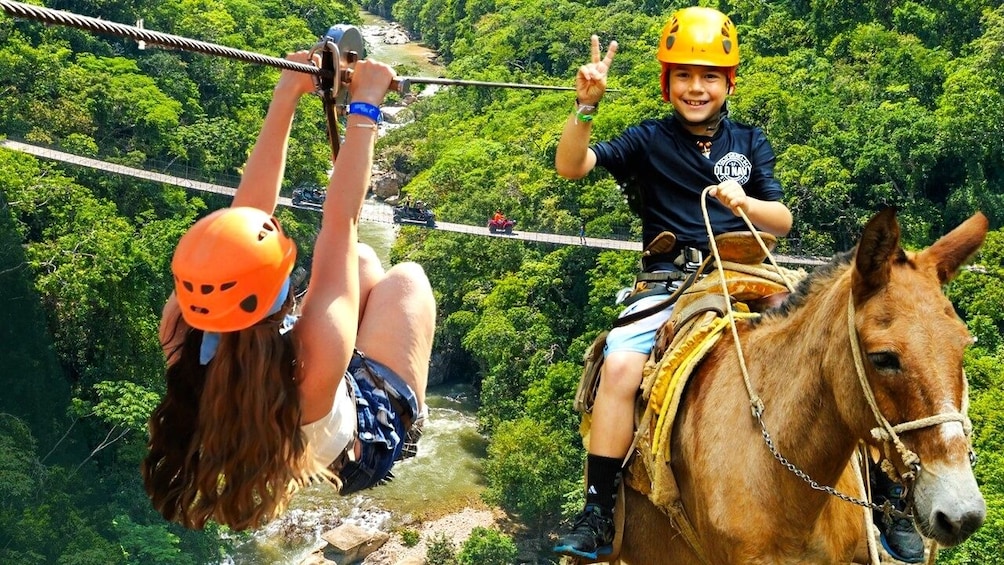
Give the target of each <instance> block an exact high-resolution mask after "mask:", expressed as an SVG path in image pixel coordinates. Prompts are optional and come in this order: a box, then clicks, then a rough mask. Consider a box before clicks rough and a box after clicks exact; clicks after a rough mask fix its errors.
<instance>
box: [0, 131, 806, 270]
mask: <svg viewBox="0 0 1004 565" xmlns="http://www.w3.org/2000/svg"><path fill="white" fill-rule="evenodd" d="M0 147H3V148H5V149H9V150H11V151H18V152H21V153H28V154H30V155H34V156H35V157H39V158H42V159H48V160H53V161H60V162H62V163H66V164H69V165H75V166H80V167H88V168H91V169H98V170H102V171H105V172H109V173H114V174H119V175H126V176H130V177H134V178H138V179H143V180H147V181H152V182H159V183H164V184H170V185H174V186H180V187H182V188H186V189H191V190H200V191H203V192H212V193H215V194H223V195H228V196H233V194H234V193H235V192H236V191H237V189H236V188H235V187H232V186H222V185H218V184H212V183H208V182H202V181H197V180H192V179H189V178H184V177H177V176H171V175H167V174H164V173H158V172H154V171H147V170H144V169H137V168H135V167H127V166H125V165H120V164H117V163H109V162H107V161H101V160H99V159H92V158H90V157H82V156H80V155H74V154H72V153H66V152H64V151H59V150H56V149H51V148H48V147H41V146H38V145H32V144H29V143H23V142H20V141H13V140H9V139H6V140H2V141H0ZM279 205H280V206H289V207H292V208H299V209H305V210H313V211H317V212H320V208H319V207H313V206H303V205H301V206H295V205H294V204H293V202H292V200H290V199H289V198H287V197H285V196H280V197H279ZM360 219H361V220H363V221H368V222H379V223H387V224H393V223H394V217H393V210H392V208H391V207H390V206H388V205H386V204H382V203H378V202H373V201H367V202H366V203H365V204H364V205H363V210H362V214H361V216H360ZM422 229H428V228H422ZM435 229H437V230H441V231H449V232H456V233H466V234H471V235H477V236H484V237H500V238H508V239H517V240H521V241H532V242H540V243H552V244H557V245H580V246H585V247H596V248H601V249H620V250H625V251H639V252H640V251H641V243H640V242H637V241H624V240H619V239H603V238H597V237H585V238H584V240H585V242H584V243H583V239H582V238H580V237H579V236H578V235H561V234H553V233H543V232H530V231H514V232H513V233H512V234H511V235H509V234H501V233H499V234H491V233H489V232H488V228H487V224H481V225H469V224H457V223H451V222H442V221H437V222H436V227H435ZM774 259H775V260H776V261H777V262H778V263H782V264H787V265H800V266H810V267H811V266H817V265H822V264H823V263H825V261H823V260H821V259H817V258H814V257H793V256H787V255H774Z"/></svg>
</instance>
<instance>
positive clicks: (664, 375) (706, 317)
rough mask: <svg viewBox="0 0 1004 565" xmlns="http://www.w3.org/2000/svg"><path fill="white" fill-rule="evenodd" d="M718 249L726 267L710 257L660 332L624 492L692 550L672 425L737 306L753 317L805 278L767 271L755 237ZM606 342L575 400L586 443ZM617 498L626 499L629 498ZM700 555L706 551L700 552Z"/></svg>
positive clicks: (726, 241) (770, 241) (740, 236)
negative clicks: (661, 516) (673, 463)
mask: <svg viewBox="0 0 1004 565" xmlns="http://www.w3.org/2000/svg"><path fill="white" fill-rule="evenodd" d="M759 235H760V237H761V239H762V240H763V241H764V243H765V244H766V246H767V248H768V249H767V251H770V250H772V249H773V247H774V245H775V244H776V239H775V238H774V237H773V236H771V235H770V234H766V233H760V234H759ZM715 244H716V246H717V248H718V256H719V258H720V259H721V262H720V265H715V264H713V262H712V259H711V258H708V259H706V260H705V261H704V262H703V263H702V264H701V266H700V268H699V269H698V278H697V279H696V280H695V281H694V282H693V284H691V285H690V286H689V287H688V288H686V289H684V290H683V291H682V292H681V293H680V294H679V296H678V297H677V298H676V301H675V304H674V310H673V313H672V315H671V316H670V318H669V320H668V321H667V322H666V323H665V324H664V325H663V326H662V327H661V328H660V329H659V331H658V332H657V334H656V344H655V347H654V348H653V350H652V353H651V355H650V357H649V360H648V362H647V363H646V364H645V369H644V371H643V380H642V385H641V388H640V394H639V396H638V401H637V404H636V408H635V422H636V426H635V430H636V431H635V438H634V442H633V444H632V449H631V450H629V453H628V457H627V459H626V467H627V469H626V472H625V476H624V481H623V482H622V488H623V485H624V484H627V485H628V486H630V487H631V488H633V489H634V490H636V491H638V492H640V493H642V494H645V495H646V496H648V498H649V499H650V500H651V501H652V503H653V504H654V505H655V506H656V507H657V508H659V509H660V510H662V511H663V512H664V513H665V514H666V515H667V516H669V517H670V518H671V519H672V521H673V523H674V524H675V525H676V526H677V528H678V529H679V530H680V531H681V533H682V534H683V535H684V536H685V538H686V539H687V540H688V542H690V543H691V545H694V544H695V543H697V542H696V539H697V538H696V533H695V532H694V531H693V528H692V527H691V526H690V522H689V520H688V518H687V516H686V512H685V509H684V508H683V505H682V501H681V499H680V492H679V487H678V486H677V482H676V479H675V477H674V476H673V471H672V468H671V467H670V464H669V462H670V460H671V455H672V454H671V453H670V438H671V437H672V429H673V423H674V421H675V418H676V413H677V411H678V409H679V407H680V405H681V403H682V400H683V395H684V393H685V390H686V385H687V382H688V380H689V378H690V376H691V375H692V374H693V371H694V369H695V368H696V367H697V366H698V365H699V364H700V362H701V361H702V360H703V359H704V356H705V355H706V354H707V353H708V352H709V351H710V350H711V348H712V347H714V345H715V344H716V343H718V341H719V339H720V338H721V336H722V335H723V333H724V332H725V331H726V330H727V328H728V327H729V320H728V317H727V314H728V312H729V306H730V305H731V310H732V312H733V313H734V316H735V317H736V318H737V319H743V318H754V317H756V316H758V315H759V312H762V311H764V310H766V309H767V308H769V307H771V306H773V305H776V304H778V303H780V302H781V301H783V299H784V297H786V296H787V294H788V288H789V287H794V285H795V284H797V282H798V281H799V280H801V279H802V278H804V277H805V276H806V272H805V271H804V270H801V269H800V270H797V271H793V270H790V269H784V268H780V267H779V268H776V269H775V268H773V267H771V266H769V265H763V261H764V260H765V259H766V252H765V251H764V250H763V249H762V248H761V247H760V244H759V243H758V242H757V241H756V239H755V237H754V236H753V234H752V233H750V232H731V233H726V234H722V235H719V236H718V237H716V238H715ZM719 266H720V267H721V271H719V270H718V267H719ZM722 273H723V274H724V278H723V276H722ZM726 291H727V293H726ZM605 337H606V332H604V333H603V334H601V335H600V336H599V337H598V338H597V341H596V342H594V344H593V346H592V347H591V348H590V349H589V350H588V351H587V352H586V356H585V361H586V363H585V370H584V372H583V379H582V381H581V382H580V386H579V391H578V393H577V394H576V409H578V410H579V411H580V412H581V413H582V415H583V416H582V424H581V427H580V432H581V434H582V437H583V440H584V443H587V444H588V437H589V425H590V412H591V408H592V400H593V398H594V397H595V391H596V389H597V388H598V379H599V369H600V364H601V363H602V349H603V340H604V338H605ZM618 499H619V500H623V495H622V496H620V497H618ZM617 531H618V532H621V531H623V524H621V523H618V527H617ZM695 551H697V552H698V553H699V554H700V553H701V552H700V549H699V548H697V547H695ZM619 553H620V546H619V544H616V543H615V547H614V556H616V555H619ZM608 559H609V558H608Z"/></svg>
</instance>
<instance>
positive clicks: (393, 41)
mask: <svg viewBox="0 0 1004 565" xmlns="http://www.w3.org/2000/svg"><path fill="white" fill-rule="evenodd" d="M409 41H411V38H410V37H408V32H407V31H406V30H405V29H404V28H403V27H401V26H400V25H397V24H394V25H392V26H390V27H389V28H387V29H386V30H384V32H383V42H384V43H386V44H387V45H404V44H405V43H408V42H409Z"/></svg>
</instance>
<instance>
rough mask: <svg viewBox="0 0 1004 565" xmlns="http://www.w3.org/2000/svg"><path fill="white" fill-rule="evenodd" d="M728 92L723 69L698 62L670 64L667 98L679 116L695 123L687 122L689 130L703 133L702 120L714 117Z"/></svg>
mask: <svg viewBox="0 0 1004 565" xmlns="http://www.w3.org/2000/svg"><path fill="white" fill-rule="evenodd" d="M728 95H729V80H728V73H727V72H726V69H723V68H721V67H705V66H701V65H673V67H672V68H671V69H670V72H669V101H670V102H671V103H672V104H673V108H675V109H676V113H677V115H678V116H679V117H681V118H683V120H684V121H685V122H687V123H688V124H695V126H694V127H691V126H690V125H687V129H688V130H690V131H691V133H695V134H697V135H707V133H706V130H705V126H704V124H705V123H706V122H708V121H709V120H712V119H714V118H717V117H718V113H719V112H720V111H721V109H722V106H723V105H724V104H725V99H726V98H728ZM695 128H696V129H695ZM698 130H699V131H698Z"/></svg>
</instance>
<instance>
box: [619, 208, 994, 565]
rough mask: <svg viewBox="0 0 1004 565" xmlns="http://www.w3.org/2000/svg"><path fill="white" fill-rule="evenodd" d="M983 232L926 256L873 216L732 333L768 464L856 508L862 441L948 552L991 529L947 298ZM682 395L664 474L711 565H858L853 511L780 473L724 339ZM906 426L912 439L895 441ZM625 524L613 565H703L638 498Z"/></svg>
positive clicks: (984, 225) (961, 331)
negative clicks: (903, 485)
mask: <svg viewBox="0 0 1004 565" xmlns="http://www.w3.org/2000/svg"><path fill="white" fill-rule="evenodd" d="M987 229H988V222H987V219H986V218H985V217H984V216H983V215H982V214H979V213H977V214H976V215H974V216H973V217H971V218H970V219H969V220H967V221H966V222H965V223H963V224H962V225H961V226H959V227H958V228H956V229H955V230H953V231H952V232H951V233H949V234H947V235H945V236H944V237H942V238H941V239H939V240H938V241H937V242H936V243H935V244H934V245H932V246H931V247H929V248H927V249H925V250H923V251H919V252H907V251H904V250H903V249H902V248H901V247H900V240H899V224H898V223H897V221H896V217H895V212H894V211H893V210H891V209H890V210H886V211H883V212H881V213H879V214H877V215H876V216H875V217H874V218H872V220H871V221H870V222H869V223H868V225H867V226H866V228H865V230H864V232H863V235H862V237H861V240H860V242H859V243H858V246H857V247H856V249H855V250H854V251H852V252H850V253H847V254H844V255H841V256H839V257H837V258H835V259H834V260H833V261H832V262H831V263H830V264H829V265H828V266H826V267H821V268H819V269H818V270H817V271H816V272H815V273H814V274H812V275H811V276H810V277H808V278H807V279H806V280H804V281H803V282H802V283H801V285H800V286H799V288H798V289H797V292H795V293H794V294H792V295H791V296H790V297H789V298H788V299H787V300H786V301H785V302H784V303H783V304H782V305H781V306H779V307H777V308H774V309H772V310H769V311H767V312H765V313H764V314H763V316H762V317H761V319H759V320H756V321H745V322H739V339H740V344H741V346H742V351H743V352H744V358H745V364H746V367H747V369H748V374H749V376H750V380H751V384H752V387H753V389H754V390H755V391H756V392H757V393H758V395H759V398H760V399H762V401H763V405H764V407H765V410H764V412H763V415H762V421H763V425H764V429H765V430H767V431H768V432H769V434H770V436H771V437H772V440H773V443H774V445H776V448H777V450H778V452H779V453H780V454H781V455H782V456H784V457H786V458H787V459H788V460H790V461H791V463H793V464H794V465H795V466H796V467H797V468H798V469H800V470H801V471H803V472H805V473H806V474H807V475H808V476H810V477H811V478H812V479H814V480H815V481H817V482H818V483H819V484H822V485H830V486H833V487H835V488H836V489H837V490H838V491H840V492H842V493H846V494H849V495H852V496H858V495H859V492H860V487H859V485H860V482H859V480H858V478H857V477H856V475H855V472H854V468H853V467H852V466H851V465H849V462H850V461H851V457H852V454H853V453H854V451H855V448H856V446H857V445H858V442H859V440H863V441H865V442H868V443H870V444H872V445H873V446H877V447H880V448H884V449H885V451H886V452H887V453H891V454H892V455H893V463H894V465H896V467H897V471H898V472H900V473H901V474H902V475H903V476H905V477H909V478H910V480H911V481H913V480H914V478H915V482H914V485H913V497H912V510H913V513H914V515H915V517H916V521H917V525H918V527H919V529H920V531H921V532H922V533H923V534H924V535H925V536H927V537H929V538H931V539H934V540H936V541H937V542H938V543H939V544H941V545H943V546H953V545H956V544H958V543H961V542H962V541H964V540H965V539H966V538H967V537H969V536H970V535H971V534H972V533H973V532H974V531H976V529H978V528H979V527H980V525H982V522H983V519H984V518H985V514H986V507H985V503H984V501H983V497H982V495H981V494H980V492H979V489H978V487H977V484H976V480H975V478H974V476H973V473H972V469H971V467H970V441H969V437H968V432H969V427H968V419H967V418H965V416H964V414H963V412H964V410H965V406H966V402H967V400H966V399H965V396H966V395H967V388H966V385H965V375H964V374H963V371H962V357H963V351H964V349H965V348H966V346H967V345H969V344H970V343H971V341H972V340H971V337H970V335H969V333H968V332H967V330H966V327H965V324H963V322H962V321H961V320H960V319H959V318H958V316H957V315H956V314H955V311H954V309H953V307H952V305H951V303H950V302H949V301H948V299H947V298H946V297H945V295H944V294H943V292H942V288H941V287H942V285H944V284H945V283H946V282H948V281H949V280H950V279H951V278H952V277H954V276H955V274H956V273H957V272H958V270H959V268H960V267H961V266H962V264H963V263H964V262H965V261H966V260H967V259H968V258H970V257H971V256H972V255H973V254H974V253H976V251H977V250H978V249H979V248H980V246H981V245H982V243H983V240H984V238H985V236H986V232H987ZM855 344H856V345H855ZM858 350H860V351H858ZM856 364H859V365H860V367H861V369H860V372H861V375H862V376H861V379H863V380H864V381H865V385H864V386H867V387H868V388H869V389H870V391H872V393H873V394H874V406H875V408H876V409H877V411H878V416H877V415H876V413H875V412H873V410H872V408H871V407H870V405H869V403H868V402H867V400H866V397H867V391H866V390H864V388H863V385H862V383H861V382H859V376H858V369H857V368H856ZM687 386H688V390H686V394H685V396H684V399H683V403H682V405H681V408H680V412H679V416H678V419H677V423H676V425H675V427H674V430H673V433H672V437H671V440H670V441H671V452H672V453H673V462H672V463H671V465H672V470H673V473H674V475H675V477H676V479H677V481H678V484H679V488H680V495H681V499H682V502H683V507H684V509H685V511H686V514H687V517H688V518H689V522H690V523H691V524H693V526H694V529H695V532H696V537H697V540H698V542H699V544H700V546H701V548H702V551H703V552H704V554H705V559H706V561H707V562H709V563H712V564H714V565H751V564H767V563H802V564H804V563H815V564H826V565H831V564H834V563H848V562H852V561H854V560H855V558H856V556H858V558H860V556H861V555H862V552H861V548H863V547H864V533H865V530H864V523H863V509H862V508H861V507H859V506H856V505H854V504H851V503H849V502H846V501H844V500H841V499H839V498H837V497H835V496H832V495H830V494H827V493H824V492H821V491H819V490H813V489H812V488H810V486H809V485H808V484H807V483H806V482H805V481H803V480H802V479H801V478H799V477H798V476H796V475H795V474H794V473H792V472H790V471H789V470H788V469H786V468H785V467H783V466H782V465H781V464H780V463H779V462H778V461H777V460H776V459H775V457H774V455H773V454H772V453H771V451H770V450H769V449H768V447H767V445H766V443H765V440H764V438H763V436H762V431H761V427H760V425H759V424H758V422H757V420H756V419H755V418H753V417H752V416H751V411H750V398H749V396H748V393H747V390H746V388H745V387H744V384H743V375H742V371H741V367H740V363H739V358H738V355H737V353H736V347H735V344H734V342H733V339H732V336H731V334H729V335H727V336H725V337H723V338H722V339H721V340H720V342H719V343H718V344H717V345H716V346H715V347H714V349H712V350H711V352H710V353H709V355H708V356H707V358H706V359H705V360H704V362H703V363H702V365H701V366H700V367H699V368H698V372H697V373H696V374H695V375H694V376H693V377H692V378H691V380H690V382H689V384H688V385H687ZM932 417H933V418H932ZM879 420H883V421H884V420H887V421H888V422H887V426H886V428H888V429H892V430H895V431H896V432H898V439H899V440H901V442H902V443H901V444H900V445H901V447H903V449H905V450H906V451H905V452H904V451H902V450H901V451H898V452H897V450H895V449H891V448H890V445H889V443H890V442H887V441H883V440H880V439H875V437H876V436H875V435H873V429H876V428H879V429H883V425H882V423H881V422H880V421H879ZM913 422H916V423H917V424H919V426H918V427H919V429H909V428H910V426H909V425H908V426H899V425H900V424H909V423H913ZM888 424H891V426H890V425H888ZM877 435H878V436H879V437H881V434H877ZM893 435H894V436H896V435H897V433H894V434H893ZM887 436H888V434H887ZM903 453H907V454H916V456H917V457H919V460H913V459H911V458H910V457H904V456H903ZM626 512H627V517H626V526H625V531H624V540H623V547H622V551H621V554H620V561H619V562H620V563H626V564H632V565H688V564H698V563H702V561H701V559H700V558H699V557H698V555H697V554H696V553H695V552H694V551H693V550H692V548H691V547H690V545H688V543H687V541H686V540H685V539H684V537H683V536H682V535H680V533H679V532H678V530H676V529H675V527H674V524H673V523H671V521H670V520H669V518H667V516H666V515H665V514H663V513H662V512H661V511H659V510H658V509H657V508H656V507H655V506H653V505H652V503H651V502H650V501H649V500H648V499H647V498H646V496H645V495H643V494H639V493H638V492H636V491H633V490H631V489H627V492H626Z"/></svg>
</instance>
